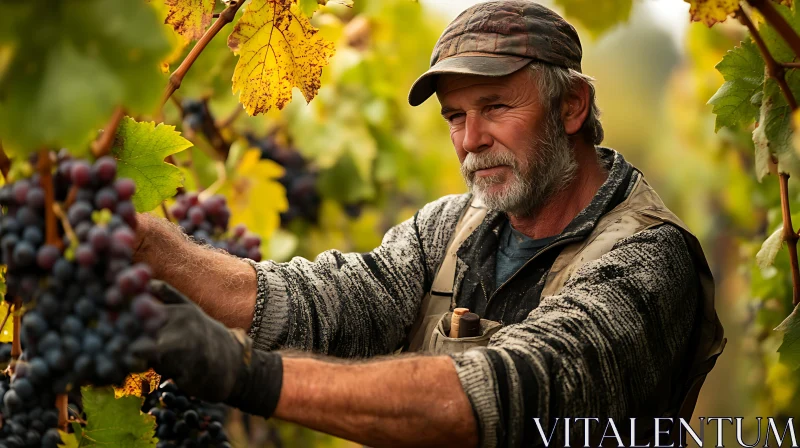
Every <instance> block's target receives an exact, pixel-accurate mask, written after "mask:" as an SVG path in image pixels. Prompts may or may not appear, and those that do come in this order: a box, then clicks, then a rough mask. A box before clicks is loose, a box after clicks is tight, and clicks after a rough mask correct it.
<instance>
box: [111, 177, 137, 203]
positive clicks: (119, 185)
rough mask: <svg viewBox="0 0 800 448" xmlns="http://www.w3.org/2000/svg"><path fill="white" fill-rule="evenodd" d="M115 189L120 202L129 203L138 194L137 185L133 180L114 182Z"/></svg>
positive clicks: (123, 179) (126, 179)
mask: <svg viewBox="0 0 800 448" xmlns="http://www.w3.org/2000/svg"><path fill="white" fill-rule="evenodd" d="M114 189H115V190H116V191H117V196H118V197H119V200H120V201H127V200H128V199H130V198H131V196H133V193H135V192H136V183H134V182H133V179H128V178H122V179H117V180H116V181H115V182H114Z"/></svg>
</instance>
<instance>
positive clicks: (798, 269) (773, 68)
mask: <svg viewBox="0 0 800 448" xmlns="http://www.w3.org/2000/svg"><path fill="white" fill-rule="evenodd" d="M748 3H749V4H750V5H751V6H752V7H754V8H755V9H757V10H758V11H759V12H760V13H761V14H762V15H763V16H764V18H765V19H766V21H767V23H769V24H770V25H771V26H772V27H773V28H775V30H776V31H777V32H778V34H780V36H781V38H782V39H783V40H784V41H786V43H787V44H788V45H789V47H791V49H792V51H793V52H794V53H795V55H796V56H798V57H800V36H798V35H797V33H796V32H795V31H794V30H793V29H792V27H791V26H790V25H789V24H788V23H787V22H786V20H785V19H784V18H783V16H782V15H781V14H780V13H779V12H778V11H777V10H776V9H775V7H774V6H772V4H771V3H770V0H748ZM743 6H744V5H743V4H740V8H739V12H738V18H739V21H740V22H742V24H744V26H746V27H747V29H748V31H749V32H750V35H751V36H752V37H753V41H754V42H755V44H756V46H757V47H758V50H759V52H760V53H761V56H762V57H763V58H764V63H765V67H766V75H767V77H769V78H771V79H773V80H775V82H776V83H777V84H778V87H780V89H781V93H782V94H783V96H784V98H786V103H787V104H788V105H789V107H790V108H791V110H792V113H794V112H795V111H796V110H797V99H796V98H795V97H794V94H793V93H792V90H791V88H789V84H788V83H787V82H786V69H787V68H790V69H791V68H795V67H794V66H793V65H784V64H781V63H779V62H778V61H776V60H775V58H774V57H773V56H772V54H771V53H770V52H769V49H768V48H767V45H766V43H765V42H764V39H763V38H762V37H761V34H760V33H759V32H758V28H756V26H755V24H754V23H753V21H752V20H751V19H750V16H749V15H748V14H747V11H745V9H744V7H743ZM773 162H775V160H773ZM778 183H779V187H780V197H781V215H782V218H783V240H784V241H785V242H786V246H787V247H788V249H789V264H790V265H791V270H792V303H793V304H794V306H797V305H798V304H800V266H798V260H797V241H798V239H800V238H798V233H797V231H796V230H795V229H794V226H793V225H792V212H791V207H790V205H789V173H779V174H778Z"/></svg>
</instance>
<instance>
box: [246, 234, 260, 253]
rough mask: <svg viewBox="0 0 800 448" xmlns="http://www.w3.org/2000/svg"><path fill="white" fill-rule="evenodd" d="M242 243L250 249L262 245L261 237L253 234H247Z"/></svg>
mask: <svg viewBox="0 0 800 448" xmlns="http://www.w3.org/2000/svg"><path fill="white" fill-rule="evenodd" d="M242 245H243V246H244V247H245V249H248V250H250V249H252V248H254V247H259V246H260V245H261V237H259V236H258V235H253V234H250V235H245V237H244V238H242Z"/></svg>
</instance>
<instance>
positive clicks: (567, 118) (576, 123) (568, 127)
mask: <svg viewBox="0 0 800 448" xmlns="http://www.w3.org/2000/svg"><path fill="white" fill-rule="evenodd" d="M589 108H590V107H589V85H588V84H587V83H585V82H578V83H576V84H575V85H574V86H573V88H572V89H570V91H569V92H568V93H567V94H566V95H565V96H564V100H563V101H562V102H561V121H562V122H563V123H564V130H565V131H566V132H567V135H575V134H577V133H578V131H580V130H581V127H583V123H584V122H585V121H586V118H587V117H588V116H589Z"/></svg>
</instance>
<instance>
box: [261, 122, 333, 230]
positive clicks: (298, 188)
mask: <svg viewBox="0 0 800 448" xmlns="http://www.w3.org/2000/svg"><path fill="white" fill-rule="evenodd" d="M248 140H249V142H250V144H251V145H253V146H254V147H256V148H258V149H260V150H261V158H262V159H269V160H272V161H274V162H276V163H278V164H279V165H281V166H282V167H283V169H284V174H283V176H282V177H281V178H280V179H279V182H280V183H281V185H283V187H284V188H285V189H286V198H287V199H288V202H289V209H288V210H286V211H285V212H283V213H281V225H282V226H287V225H289V224H290V223H291V222H293V221H295V220H305V221H308V222H310V223H313V224H316V223H317V222H318V221H319V207H320V205H321V204H322V197H321V196H320V194H319V191H318V190H317V177H318V173H317V171H316V170H314V169H313V168H312V167H311V166H310V165H309V163H308V161H307V160H306V159H305V158H304V157H303V156H302V155H301V154H300V152H299V151H297V149H295V148H292V147H284V146H281V145H279V144H278V142H277V141H276V139H275V137H274V136H272V135H268V136H266V137H263V138H255V137H253V136H249V137H248Z"/></svg>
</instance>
